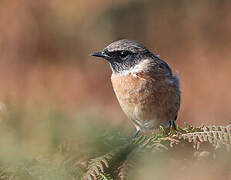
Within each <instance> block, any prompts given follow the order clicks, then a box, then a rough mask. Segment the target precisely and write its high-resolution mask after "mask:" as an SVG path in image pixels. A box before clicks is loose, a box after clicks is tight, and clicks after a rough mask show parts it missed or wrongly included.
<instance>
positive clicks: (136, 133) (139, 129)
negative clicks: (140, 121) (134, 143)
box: [132, 129, 140, 139]
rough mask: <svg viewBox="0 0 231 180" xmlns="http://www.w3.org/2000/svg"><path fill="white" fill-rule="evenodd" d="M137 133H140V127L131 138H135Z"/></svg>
mask: <svg viewBox="0 0 231 180" xmlns="http://www.w3.org/2000/svg"><path fill="white" fill-rule="evenodd" d="M139 134H140V129H139V130H138V131H136V133H135V135H134V136H133V137H132V138H133V139H135V138H136V137H138V135H139Z"/></svg>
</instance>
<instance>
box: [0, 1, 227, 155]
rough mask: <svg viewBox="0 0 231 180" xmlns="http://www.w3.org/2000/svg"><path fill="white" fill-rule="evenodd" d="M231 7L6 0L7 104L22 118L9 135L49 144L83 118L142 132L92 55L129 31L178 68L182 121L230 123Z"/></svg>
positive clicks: (0, 41)
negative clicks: (118, 100)
mask: <svg viewBox="0 0 231 180" xmlns="http://www.w3.org/2000/svg"><path fill="white" fill-rule="evenodd" d="M230 9H231V2H230V1H228V0H219V1H218V0H204V1H197V0H194V1H188V0H176V1H172V0H165V1H162V0H154V1H153V0H144V1H140V0H126V1H125V0H117V1H112V0H95V1H90V0H66V1H62V0H49V1H47V0H38V1H29V0H21V1H18V0H11V1H8V0H2V1H1V2H0V19H1V20H0V101H1V102H2V103H4V104H5V105H6V108H7V110H8V111H10V112H11V111H13V112H11V115H12V114H13V116H14V117H15V116H17V117H19V118H8V122H7V124H8V125H7V127H8V128H9V127H10V128H9V129H10V130H9V129H7V128H6V129H4V131H2V132H1V133H4V135H3V137H5V138H6V137H7V138H8V140H9V139H10V140H9V141H8V140H7V141H6V140H4V142H12V143H15V142H16V141H17V142H19V144H23V148H25V149H27V150H28V149H29V150H33V149H37V148H39V150H41V151H43V150H47V147H49V143H51V144H52V145H51V146H53V145H57V144H59V143H60V141H61V140H60V137H62V138H68V137H72V136H73V137H76V131H75V129H74V127H77V126H78V127H82V126H81V123H84V122H89V124H97V123H101V124H104V123H106V124H109V125H111V126H112V127H113V126H116V127H121V125H122V124H123V128H124V129H129V131H130V132H134V131H135V129H134V127H133V126H132V124H131V123H130V122H129V121H128V120H127V118H126V117H125V115H124V113H123V112H122V110H121V108H120V106H119V104H118V102H117V100H116V97H115V95H114V92H113V90H112V86H111V82H110V75H111V70H110V68H109V65H108V64H107V63H106V62H105V61H101V60H99V59H96V58H93V57H90V56H89V54H90V53H92V52H94V51H98V50H101V49H102V48H104V47H105V46H106V45H108V44H109V43H111V42H113V41H115V40H118V39H121V38H127V39H134V40H137V41H140V42H142V43H143V44H145V45H146V46H147V47H148V48H149V49H150V50H151V51H152V52H153V53H155V54H159V55H160V56H161V58H162V59H164V60H166V61H167V62H168V63H169V64H170V66H171V67H172V68H173V70H174V71H175V72H177V73H179V76H180V80H181V88H182V104H181V109H180V113H179V118H178V120H177V124H179V125H183V123H184V122H188V123H189V124H193V125H200V124H202V123H204V124H210V125H213V124H217V125H218V124H219V125H226V124H227V123H229V122H231V108H230V107H231V93H230V89H231V82H230V77H231V71H230V69H231V61H230V58H231V50H230V49H231V11H230ZM2 111H4V109H3V110H2ZM64 117H65V118H64ZM3 121H4V120H3ZM2 127H3V126H2ZM6 134H8V135H6ZM60 134H61V135H60ZM48 137H49V138H48ZM15 139H17V140H15ZM50 139H52V141H50ZM45 142H47V144H48V145H47V146H44V145H43V146H39V145H38V144H39V143H41V144H44V143H45ZM30 152H32V153H33V152H34V151H30Z"/></svg>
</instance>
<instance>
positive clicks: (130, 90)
mask: <svg viewBox="0 0 231 180" xmlns="http://www.w3.org/2000/svg"><path fill="white" fill-rule="evenodd" d="M111 81H112V85H113V88H114V91H115V94H116V96H117V98H118V101H119V103H120V105H121V108H122V109H123V111H124V112H125V114H126V115H127V116H128V118H130V119H131V120H132V121H133V122H134V123H135V124H136V125H137V126H139V127H141V128H154V127H156V126H158V125H159V124H160V123H162V122H167V121H170V120H172V119H173V118H174V116H176V114H177V111H178V108H179V107H178V108H177V107H174V106H176V101H179V99H177V96H176V93H177V92H176V91H177V89H176V88H174V87H172V86H171V84H169V82H168V81H166V79H165V78H161V77H156V78H150V77H149V76H146V75H144V74H143V73H139V74H136V75H133V74H127V75H124V76H117V75H112V77H111Z"/></svg>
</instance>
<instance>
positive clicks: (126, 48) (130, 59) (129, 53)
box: [91, 39, 151, 73]
mask: <svg viewBox="0 0 231 180" xmlns="http://www.w3.org/2000/svg"><path fill="white" fill-rule="evenodd" d="M91 55H92V56H96V57H102V58H104V59H106V60H107V61H108V62H109V63H110V65H111V68H112V70H113V71H114V72H117V73H118V72H121V71H124V70H128V69H130V68H131V67H133V66H135V65H136V64H138V63H139V62H140V61H142V60H143V59H144V58H145V57H147V56H151V53H150V51H149V50H148V49H147V48H146V47H144V45H142V44H141V43H139V42H137V41H133V40H127V39H122V40H119V41H115V42H113V43H111V44H109V45H108V46H107V47H106V48H104V49H103V51H101V52H96V53H93V54H91Z"/></svg>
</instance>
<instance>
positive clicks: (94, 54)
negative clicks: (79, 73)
mask: <svg viewBox="0 0 231 180" xmlns="http://www.w3.org/2000/svg"><path fill="white" fill-rule="evenodd" d="M90 55H91V56H96V57H102V58H105V59H108V58H110V56H108V55H107V54H106V53H105V52H104V51H101V52H94V53H92V54H90Z"/></svg>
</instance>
